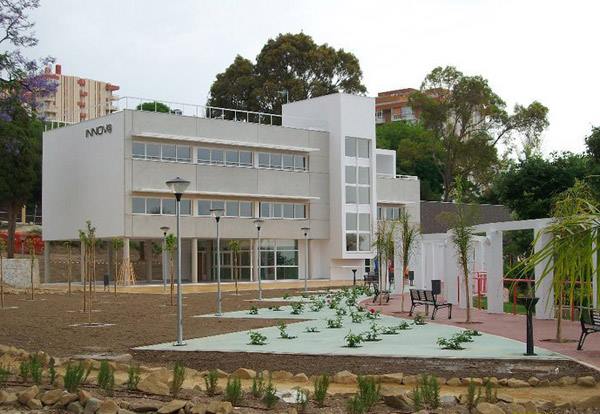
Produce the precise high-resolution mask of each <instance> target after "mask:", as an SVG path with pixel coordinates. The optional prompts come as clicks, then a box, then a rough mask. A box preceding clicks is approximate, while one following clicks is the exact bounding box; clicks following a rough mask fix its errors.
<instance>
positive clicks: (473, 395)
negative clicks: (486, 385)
mask: <svg viewBox="0 0 600 414" xmlns="http://www.w3.org/2000/svg"><path fill="white" fill-rule="evenodd" d="M480 401H481V388H479V389H478V388H477V387H476V385H475V383H474V382H473V381H469V385H468V386H467V398H466V403H465V405H466V406H467V410H469V412H470V413H471V412H473V409H474V408H475V407H477V404H479V402H480Z"/></svg>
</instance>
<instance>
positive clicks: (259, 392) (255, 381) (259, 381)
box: [251, 372, 265, 398]
mask: <svg viewBox="0 0 600 414" xmlns="http://www.w3.org/2000/svg"><path fill="white" fill-rule="evenodd" d="M251 392H252V396H253V397H254V398H262V396H263V395H264V393H265V380H264V377H263V373H262V372H259V373H257V374H256V376H255V377H254V378H252V390H251Z"/></svg>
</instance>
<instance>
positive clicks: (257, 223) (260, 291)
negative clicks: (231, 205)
mask: <svg viewBox="0 0 600 414" xmlns="http://www.w3.org/2000/svg"><path fill="white" fill-rule="evenodd" d="M263 222H264V220H261V219H256V220H254V225H255V226H256V234H257V242H256V246H257V247H256V251H257V252H258V254H257V256H258V258H257V259H256V264H257V269H258V300H262V299H263V296H262V283H261V280H262V275H261V273H260V228H261V227H262V224H263Z"/></svg>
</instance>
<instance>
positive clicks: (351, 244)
mask: <svg viewBox="0 0 600 414" xmlns="http://www.w3.org/2000/svg"><path fill="white" fill-rule="evenodd" d="M357 247H358V246H357V243H356V233H346V251H348V252H355V251H356V249H357Z"/></svg>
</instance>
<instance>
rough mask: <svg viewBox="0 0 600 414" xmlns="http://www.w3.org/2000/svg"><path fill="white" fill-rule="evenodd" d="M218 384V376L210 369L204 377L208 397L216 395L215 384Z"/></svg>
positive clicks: (215, 371)
mask: <svg viewBox="0 0 600 414" xmlns="http://www.w3.org/2000/svg"><path fill="white" fill-rule="evenodd" d="M218 382H219V374H218V373H217V370H215V369H211V370H210V371H208V372H207V373H206V375H205V376H204V385H205V386H206V394H207V395H208V396H209V397H212V396H214V395H215V394H216V393H217V384H218Z"/></svg>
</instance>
